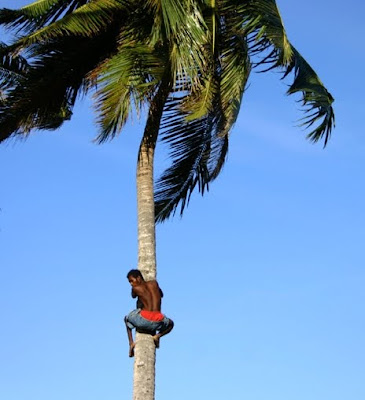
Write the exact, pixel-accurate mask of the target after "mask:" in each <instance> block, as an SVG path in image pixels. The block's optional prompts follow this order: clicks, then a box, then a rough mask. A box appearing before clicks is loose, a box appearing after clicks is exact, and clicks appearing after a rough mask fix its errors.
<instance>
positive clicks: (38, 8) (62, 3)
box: [0, 0, 89, 32]
mask: <svg viewBox="0 0 365 400" xmlns="http://www.w3.org/2000/svg"><path fill="white" fill-rule="evenodd" d="M88 1H89V0H38V1H35V2H33V3H31V4H29V5H26V6H24V7H22V8H20V9H18V10H10V9H7V8H3V9H0V24H3V25H5V26H6V27H8V28H17V30H18V31H24V32H30V31H33V30H36V29H39V28H42V27H43V26H45V25H47V24H48V23H52V22H54V21H56V20H57V19H58V18H59V17H61V16H64V15H67V14H69V13H71V12H72V11H74V10H76V9H77V8H78V7H80V6H82V5H84V4H86V3H87V2H88Z"/></svg>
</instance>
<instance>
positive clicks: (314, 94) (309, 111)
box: [283, 46, 335, 147]
mask: <svg viewBox="0 0 365 400" xmlns="http://www.w3.org/2000/svg"><path fill="white" fill-rule="evenodd" d="M292 50H293V56H292V59H291V61H290V63H289V65H288V66H287V67H286V71H285V72H284V76H283V78H285V77H286V76H287V75H288V74H290V73H291V72H292V71H293V72H294V82H293V83H292V85H291V86H290V87H289V89H288V91H287V94H288V95H290V94H294V93H298V92H301V93H302V99H301V102H302V105H303V107H304V110H303V111H304V113H305V114H306V115H305V116H304V117H303V118H302V119H301V120H300V121H301V122H300V124H299V125H300V126H304V127H305V128H310V127H312V126H313V125H314V124H315V123H318V122H319V124H318V126H317V127H315V128H314V129H313V130H312V131H311V132H310V133H309V134H308V135H307V138H308V139H309V140H311V141H312V142H314V143H315V142H318V141H319V140H321V139H324V147H326V145H327V143H328V140H329V139H330V137H331V131H332V129H333V128H334V126H335V114H334V110H333V107H332V103H333V102H334V98H333V97H332V95H331V94H330V93H329V92H328V91H327V89H326V88H325V87H324V85H323V83H322V82H321V81H320V79H319V78H318V76H317V74H316V73H315V72H314V70H313V69H312V67H311V66H310V65H309V64H308V63H307V61H306V60H305V59H304V58H303V57H302V56H301V55H300V53H299V52H298V51H297V50H296V49H295V48H294V47H293V46H292Z"/></svg>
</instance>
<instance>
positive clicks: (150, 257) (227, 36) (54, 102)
mask: <svg viewBox="0 0 365 400" xmlns="http://www.w3.org/2000/svg"><path fill="white" fill-rule="evenodd" d="M0 25H1V26H3V27H5V28H6V29H7V30H8V31H9V33H12V34H14V36H13V39H12V41H11V43H10V44H9V45H5V44H0V95H1V96H0V142H3V141H6V140H9V139H10V138H16V137H17V138H24V137H26V136H27V135H29V133H30V132H32V131H39V130H52V129H57V128H59V127H60V126H61V125H62V124H63V123H64V122H65V121H66V120H69V119H70V118H71V117H72V113H73V110H74V106H75V104H76V100H77V99H79V98H81V96H80V95H82V94H90V95H92V97H90V98H92V99H93V100H94V105H95V111H96V114H97V125H98V128H99V134H98V136H97V139H96V140H97V141H98V142H99V143H103V142H105V141H107V140H109V139H112V138H114V137H115V136H116V135H117V134H118V133H119V132H120V131H121V130H122V128H123V127H124V125H125V123H126V122H127V121H128V120H129V117H130V115H131V113H132V111H136V112H137V114H138V113H140V111H141V110H143V109H145V110H147V112H146V115H145V116H146V120H145V128H144V132H143V133H142V137H141V144H140V147H139V150H138V161H137V174H136V175H137V176H136V181H137V210H138V269H139V270H140V271H141V272H142V274H143V277H144V278H145V280H146V281H145V282H144V283H143V282H142V281H141V282H140V283H138V285H136V287H135V288H133V289H134V293H135V294H136V296H138V297H140V298H141V299H143V300H144V301H143V303H144V306H145V307H146V309H145V311H153V312H155V311H156V312H157V311H160V309H159V307H158V306H156V304H158V303H159V301H157V303H154V302H153V301H152V298H153V296H157V292H154V291H153V290H152V289H151V288H152V286H151V287H150V285H153V283H151V284H149V281H154V282H155V285H157V283H156V281H155V279H156V273H157V268H156V242H155V221H157V222H162V221H164V220H166V219H167V218H169V217H170V216H171V215H173V214H174V213H175V212H176V211H177V210H178V208H180V212H181V213H182V212H183V211H184V209H185V207H186V205H187V204H188V202H189V199H190V198H191V194H192V193H193V191H194V190H199V191H200V192H201V193H202V194H203V193H205V192H206V191H207V190H208V189H209V186H210V184H211V183H212V182H213V181H214V180H215V179H216V178H217V177H218V176H219V174H220V172H221V171H222V167H223V165H224V163H225V161H226V158H227V153H228V148H229V136H230V133H231V130H232V127H233V126H234V123H235V122H236V120H237V116H238V113H239V110H240V106H241V100H242V96H243V94H244V92H245V90H246V87H247V82H248V79H249V77H250V74H251V71H252V70H254V69H257V68H258V69H259V70H260V71H261V72H263V71H269V70H273V69H276V70H279V71H281V72H282V77H283V78H286V77H288V76H289V75H291V76H292V78H293V81H292V83H291V84H289V86H288V90H287V93H288V94H290V95H296V94H299V95H301V102H302V105H303V110H304V118H303V119H302V121H301V124H302V125H304V126H305V127H308V128H310V129H311V131H310V132H309V133H308V135H307V137H308V139H310V140H311V141H313V142H318V141H320V140H323V142H324V145H326V144H327V142H328V140H329V138H330V136H331V131H332V128H333V126H334V111H333V108H332V103H333V97H332V96H331V94H330V93H329V92H328V91H327V89H326V88H325V86H324V85H323V83H322V82H321V80H320V79H319V77H318V76H317V74H316V73H315V71H314V70H313V69H312V67H311V66H310V65H309V64H308V62H307V61H306V60H305V59H304V58H303V57H302V55H301V54H300V53H299V52H298V50H297V49H296V48H295V47H294V46H293V45H292V44H291V43H290V41H289V39H288V37H287V35H286V32H285V29H284V26H283V23H282V20H281V16H280V13H279V10H278V8H277V5H276V1H274V0H245V1H241V0H220V1H217V0H211V1H210V0H208V1H203V0H195V1H192V0H164V1H161V0H148V1H145V0H144V1H140V0H136V1H128V2H127V1H124V0H37V1H34V2H32V3H31V4H29V5H27V6H24V7H22V8H20V9H18V10H9V9H6V8H4V9H0ZM158 140H164V141H165V143H167V144H168V145H169V147H170V158H171V166H170V167H168V168H167V169H166V170H165V171H164V172H163V173H162V175H161V177H160V178H159V179H158V180H157V181H156V184H155V185H154V182H155V180H154V172H153V170H154V156H155V148H156V144H157V141H158ZM136 279H137V281H138V280H139V278H138V277H137V278H136ZM139 286H140V287H139ZM137 287H138V289H137ZM143 288H144V290H145V291H146V292H143V293H142V292H141V293H139V292H138V290H139V289H143ZM155 289H156V290H157V286H156V288H155ZM153 293H154V294H153ZM148 299H149V300H148ZM170 328H171V326H170ZM170 330H171V329H170ZM160 333H164V334H166V333H167V332H166V331H163V330H162V332H160ZM157 339H158V338H157ZM157 342H158V340H157ZM132 343H133V340H132ZM155 343H156V340H155V341H154V340H153V339H152V338H151V335H144V334H140V333H138V334H137V338H136V343H135V348H133V349H132V350H134V351H135V369H134V371H135V373H134V388H133V398H134V400H154V393H155V383H154V382H155Z"/></svg>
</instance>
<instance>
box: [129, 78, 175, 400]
mask: <svg viewBox="0 0 365 400" xmlns="http://www.w3.org/2000/svg"><path fill="white" fill-rule="evenodd" d="M169 81H170V79H168V77H167V79H163V80H162V82H161V84H160V87H159V89H158V91H157V92H156V95H155V97H154V99H153V101H152V102H151V106H150V109H149V113H148V118H147V122H146V127H145V131H144V135H143V138H142V141H141V145H140V148H139V154H138V163H137V212H138V269H139V270H140V271H141V272H142V274H143V276H144V278H145V280H147V281H148V280H153V279H156V237H155V205H154V190H153V161H154V154H155V147H156V142H157V136H158V131H159V128H160V122H161V117H162V112H163V108H164V105H165V102H166V99H167V96H168V94H169V92H170V83H169ZM135 343H136V346H135V356H134V357H135V359H134V377H133V379H134V383H133V400H154V398H155V361H156V350H155V344H154V342H153V339H152V336H151V335H147V334H142V333H137V334H136V340H135Z"/></svg>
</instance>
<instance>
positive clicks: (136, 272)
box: [127, 269, 144, 281]
mask: <svg viewBox="0 0 365 400" xmlns="http://www.w3.org/2000/svg"><path fill="white" fill-rule="evenodd" d="M130 276H132V277H133V278H138V277H139V276H140V277H141V278H142V280H143V281H144V279H143V275H142V274H141V271H140V270H139V269H131V270H130V271H129V272H128V274H127V279H128V278H129V277H130Z"/></svg>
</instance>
